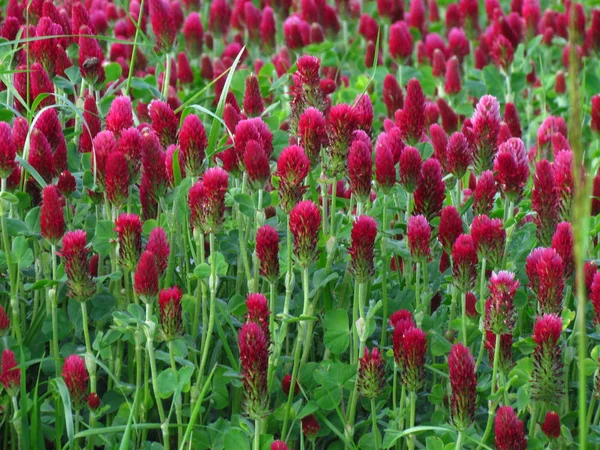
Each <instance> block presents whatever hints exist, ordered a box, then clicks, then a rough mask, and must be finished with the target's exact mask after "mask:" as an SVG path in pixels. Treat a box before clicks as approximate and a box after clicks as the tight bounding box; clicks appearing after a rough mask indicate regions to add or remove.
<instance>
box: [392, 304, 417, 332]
mask: <svg viewBox="0 0 600 450" xmlns="http://www.w3.org/2000/svg"><path fill="white" fill-rule="evenodd" d="M405 322H407V323H409V324H412V326H413V327H414V326H415V322H414V319H413V315H412V313H411V312H410V311H409V310H407V309H399V310H398V311H395V312H394V313H392V315H391V316H390V324H391V325H392V327H394V329H396V328H398V327H404V328H406V326H404V325H403V324H404V323H405ZM403 332H404V331H403Z"/></svg>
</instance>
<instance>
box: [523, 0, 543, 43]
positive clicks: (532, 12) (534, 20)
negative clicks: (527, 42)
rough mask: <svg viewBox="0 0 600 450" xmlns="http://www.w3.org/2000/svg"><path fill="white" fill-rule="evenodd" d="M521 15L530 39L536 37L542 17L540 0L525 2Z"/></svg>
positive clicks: (526, 0)
mask: <svg viewBox="0 0 600 450" xmlns="http://www.w3.org/2000/svg"><path fill="white" fill-rule="evenodd" d="M520 13H521V15H522V16H523V19H524V20H525V26H526V27H527V35H528V36H530V37H531V36H535V35H536V34H537V30H538V23H539V22H540V17H541V10H540V2H539V0H523V3H522V6H521V11H520Z"/></svg>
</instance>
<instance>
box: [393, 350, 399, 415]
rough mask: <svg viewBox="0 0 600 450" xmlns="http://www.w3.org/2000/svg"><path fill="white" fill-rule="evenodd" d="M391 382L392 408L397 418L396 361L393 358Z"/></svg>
mask: <svg viewBox="0 0 600 450" xmlns="http://www.w3.org/2000/svg"><path fill="white" fill-rule="evenodd" d="M393 377H394V378H393V382H392V408H393V411H394V417H395V418H397V417H398V415H397V414H398V403H397V402H398V399H397V397H398V363H397V362H396V360H395V359H394V375H393Z"/></svg>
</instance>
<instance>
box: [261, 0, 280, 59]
mask: <svg viewBox="0 0 600 450" xmlns="http://www.w3.org/2000/svg"><path fill="white" fill-rule="evenodd" d="M276 31H277V25H276V23H275V14H274V13H273V9H272V8H270V7H269V6H267V7H265V8H264V9H263V13H262V19H261V22H260V38H261V42H262V44H263V45H264V46H265V47H266V48H267V49H270V50H272V49H273V48H275V34H276Z"/></svg>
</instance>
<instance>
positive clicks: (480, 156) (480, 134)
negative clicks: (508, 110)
mask: <svg viewBox="0 0 600 450" xmlns="http://www.w3.org/2000/svg"><path fill="white" fill-rule="evenodd" d="M500 120H501V119H500V105H499V104H498V100H496V98H495V97H492V96H491V95H484V96H483V97H481V99H480V100H479V102H478V103H477V106H476V108H475V113H474V114H473V118H472V119H471V123H472V130H473V135H474V138H475V142H474V146H475V148H474V155H473V164H474V166H475V172H476V173H478V174H479V173H481V172H483V171H484V170H488V169H491V168H492V164H493V162H494V157H495V156H496V142H497V141H498V132H499V131H500Z"/></svg>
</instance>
